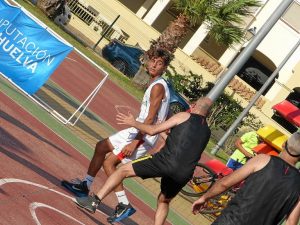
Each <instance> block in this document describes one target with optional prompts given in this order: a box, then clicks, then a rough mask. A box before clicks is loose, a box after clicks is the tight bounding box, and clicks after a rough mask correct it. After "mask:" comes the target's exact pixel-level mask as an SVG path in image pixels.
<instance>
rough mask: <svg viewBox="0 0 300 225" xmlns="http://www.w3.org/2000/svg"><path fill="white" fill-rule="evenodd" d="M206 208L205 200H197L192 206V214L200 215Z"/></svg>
mask: <svg viewBox="0 0 300 225" xmlns="http://www.w3.org/2000/svg"><path fill="white" fill-rule="evenodd" d="M204 206H205V199H204V198H202V197H200V198H199V199H198V200H196V201H195V202H194V203H193V205H192V212H193V214H194V215H196V214H197V213H199V212H200V211H201V209H202V208H204Z"/></svg>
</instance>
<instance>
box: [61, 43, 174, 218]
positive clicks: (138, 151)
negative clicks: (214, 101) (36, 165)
mask: <svg viewBox="0 0 300 225" xmlns="http://www.w3.org/2000/svg"><path fill="white" fill-rule="evenodd" d="M170 61H171V55H170V53H168V52H167V51H165V50H163V49H158V50H157V51H156V53H155V54H154V56H153V57H152V58H151V59H149V61H148V63H147V71H148V73H149V75H150V85H149V87H148V88H147V90H146V92H145V94H144V97H143V101H142V105H141V108H140V113H139V116H138V117H137V119H136V120H137V121H139V122H141V123H144V124H156V123H161V122H163V121H164V120H165V119H166V117H167V115H168V110H169V102H170V93H169V89H168V86H167V83H166V81H165V80H164V79H163V78H162V77H161V76H162V74H163V73H164V72H165V70H166V69H167V67H168V65H169V63H170ZM157 138H158V136H157V135H155V136H149V135H144V134H143V133H141V132H139V131H138V130H137V129H136V128H133V127H132V128H128V129H125V130H121V131H119V132H118V133H116V134H114V135H112V136H110V137H109V138H106V139H104V140H102V141H99V142H98V143H97V145H96V148H95V152H94V155H93V158H92V160H91V162H90V165H89V168H88V171H87V174H86V177H85V179H84V180H79V179H77V180H72V181H71V182H69V181H66V180H63V181H62V185H63V186H64V187H66V188H67V189H68V190H69V191H71V192H73V193H74V194H75V195H76V196H78V197H83V196H87V195H88V193H89V190H90V186H91V184H92V182H93V180H94V178H95V176H96V174H97V173H98V171H99V170H100V169H101V167H102V166H103V168H104V171H105V173H106V174H107V176H110V175H111V174H112V173H113V172H114V171H115V170H116V167H117V165H118V164H119V163H121V162H122V163H127V162H129V161H132V160H134V159H137V158H138V157H140V156H143V155H145V154H146V153H147V151H148V150H150V149H151V148H152V147H153V146H154V145H155V142H156V140H157ZM107 153H112V154H109V156H108V157H106V155H107ZM105 157H106V158H105ZM114 191H115V194H116V196H117V198H118V202H119V204H118V205H117V207H116V210H115V212H114V214H113V215H112V216H110V217H108V219H107V220H108V222H110V223H112V222H118V221H120V220H122V219H124V218H127V217H129V216H130V215H132V214H133V213H135V211H136V210H135V209H134V208H133V207H132V206H131V204H130V203H129V201H128V199H127V196H126V195H125V191H124V188H123V185H122V184H120V185H119V186H118V187H117V188H116V189H115V190H114Z"/></svg>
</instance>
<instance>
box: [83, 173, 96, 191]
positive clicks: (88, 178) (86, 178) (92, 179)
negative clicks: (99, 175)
mask: <svg viewBox="0 0 300 225" xmlns="http://www.w3.org/2000/svg"><path fill="white" fill-rule="evenodd" d="M94 178H95V177H92V176H90V175H88V174H87V175H86V176H85V178H84V181H86V185H87V186H88V189H90V187H91V185H92V183H93V181H94Z"/></svg>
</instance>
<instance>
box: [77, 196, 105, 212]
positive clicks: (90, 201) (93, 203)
mask: <svg viewBox="0 0 300 225" xmlns="http://www.w3.org/2000/svg"><path fill="white" fill-rule="evenodd" d="M75 199H76V201H75V202H76V204H77V205H79V206H80V207H81V208H84V209H85V210H87V211H89V212H90V213H95V212H96V209H97V207H98V205H99V204H100V202H101V201H100V199H99V198H98V197H96V195H89V196H87V197H76V198H75Z"/></svg>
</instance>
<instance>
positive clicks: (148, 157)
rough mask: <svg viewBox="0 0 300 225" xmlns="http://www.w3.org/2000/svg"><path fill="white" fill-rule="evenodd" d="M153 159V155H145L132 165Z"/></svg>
mask: <svg viewBox="0 0 300 225" xmlns="http://www.w3.org/2000/svg"><path fill="white" fill-rule="evenodd" d="M151 158H152V155H144V156H142V157H140V158H137V159H135V160H133V161H132V163H136V162H140V161H144V160H146V159H151Z"/></svg>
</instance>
